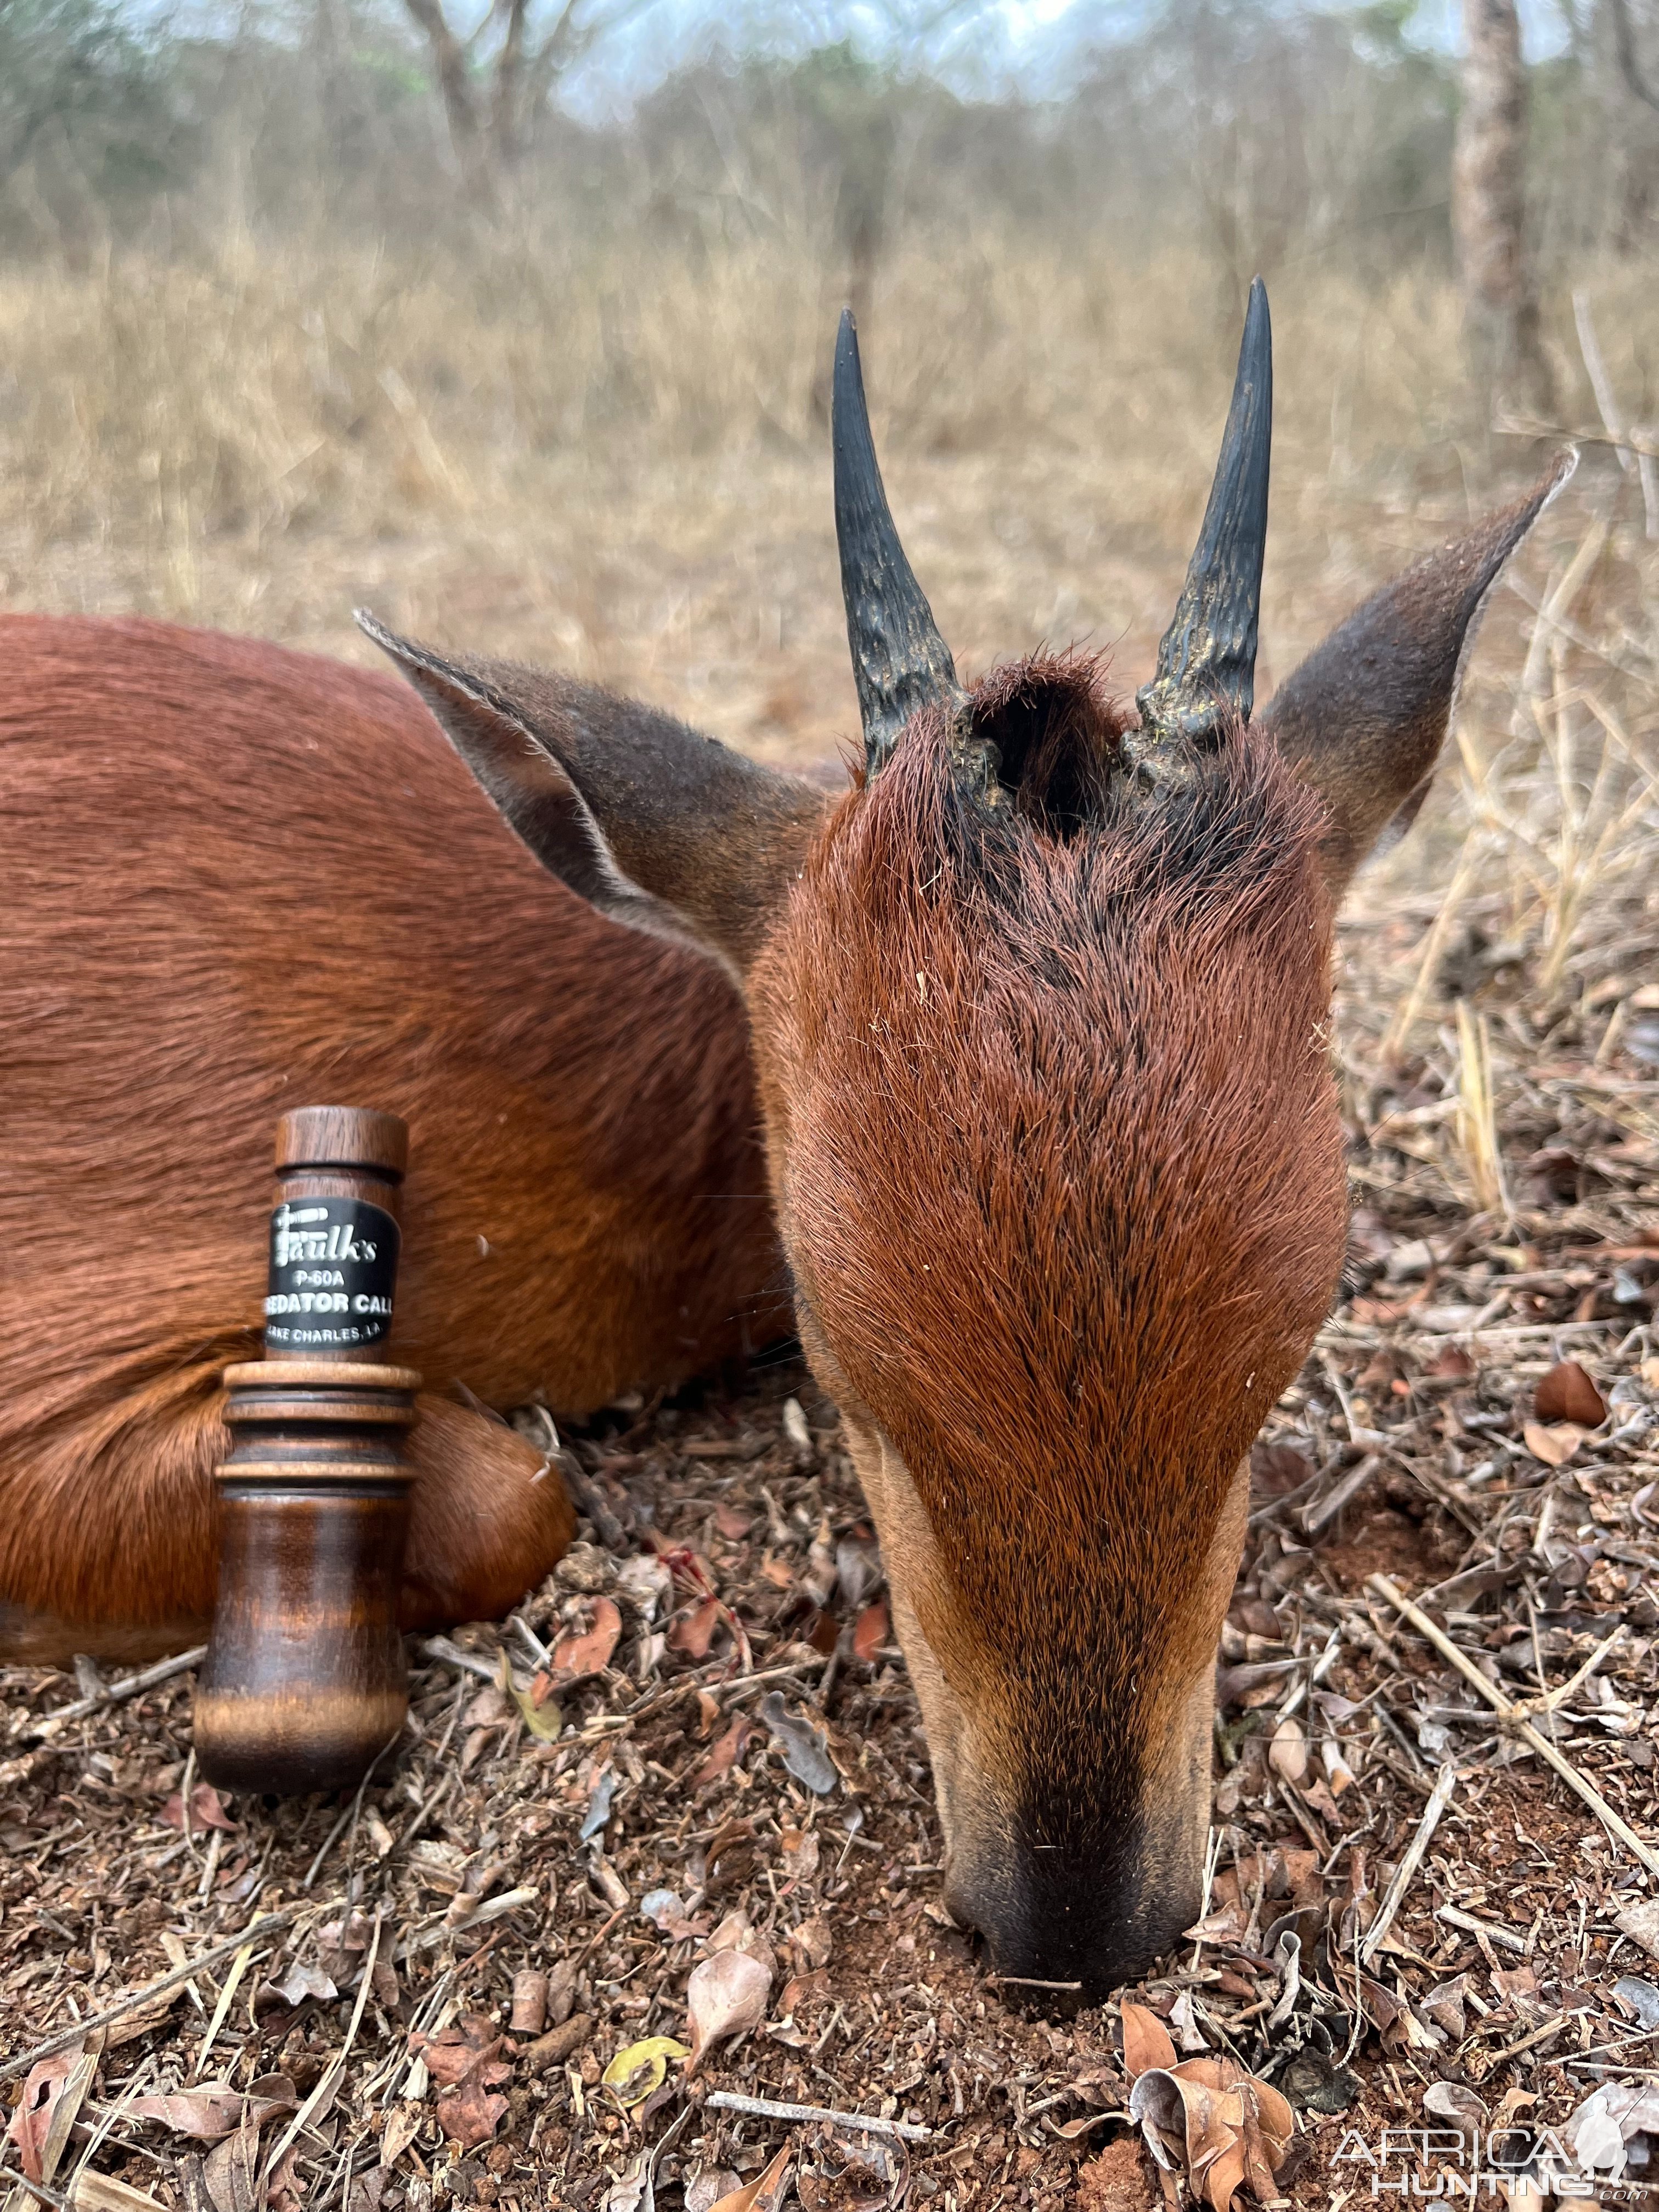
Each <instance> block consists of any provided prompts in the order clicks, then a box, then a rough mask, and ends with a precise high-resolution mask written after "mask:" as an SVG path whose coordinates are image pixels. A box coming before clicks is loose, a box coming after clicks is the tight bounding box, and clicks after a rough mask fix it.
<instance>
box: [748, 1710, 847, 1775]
mask: <svg viewBox="0 0 1659 2212" xmlns="http://www.w3.org/2000/svg"><path fill="white" fill-rule="evenodd" d="M760 1717H761V1718H762V1720H763V1722H764V1723H765V1724H766V1727H767V1729H768V1730H769V1732H770V1734H771V1735H772V1736H773V1738H774V1740H775V1741H777V1742H778V1743H781V1745H782V1746H783V1763H784V1765H786V1766H787V1768H788V1770H789V1771H790V1772H791V1773H792V1774H793V1776H794V1778H795V1779H796V1781H797V1782H801V1783H805V1785H806V1787H807V1788H808V1789H809V1790H813V1791H815V1792H816V1793H817V1796H820V1797H827V1796H829V1793H830V1791H831V1790H834V1789H835V1787H836V1784H838V1783H839V1781H840V1780H841V1777H840V1775H839V1774H838V1773H837V1772H836V1764H835V1761H834V1760H833V1759H831V1758H830V1756H829V1738H828V1737H827V1736H826V1735H824V1732H823V1729H819V1728H814V1727H813V1725H812V1723H811V1721H807V1720H801V1719H799V1718H798V1717H796V1716H795V1715H794V1714H793V1713H791V1712H789V1711H787V1710H786V1709H785V1706H784V1702H783V1693H782V1692H781V1691H779V1690H771V1691H769V1692H768V1693H767V1694H766V1696H765V1697H763V1699H761V1702H760Z"/></svg>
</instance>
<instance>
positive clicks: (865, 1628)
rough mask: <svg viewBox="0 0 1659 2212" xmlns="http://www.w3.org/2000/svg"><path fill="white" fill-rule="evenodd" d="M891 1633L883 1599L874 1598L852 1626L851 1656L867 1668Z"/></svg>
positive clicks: (885, 1603)
mask: <svg viewBox="0 0 1659 2212" xmlns="http://www.w3.org/2000/svg"><path fill="white" fill-rule="evenodd" d="M890 1632H891V1623H890V1618H889V1615H888V1611H887V1601H886V1599H885V1598H881V1597H878V1598H876V1599H874V1600H872V1602H871V1603H870V1604H869V1605H866V1607H865V1608H864V1610H863V1612H862V1613H860V1615H859V1617H858V1619H857V1620H856V1621H855V1622H854V1626H853V1656H854V1658H855V1659H859V1660H861V1661H862V1662H863V1663H864V1664H865V1665H866V1667H868V1666H872V1665H873V1664H874V1662H875V1659H876V1656H877V1654H878V1652H879V1651H880V1650H882V1648H883V1646H884V1644H886V1642H887V1639H888V1637H889V1635H890Z"/></svg>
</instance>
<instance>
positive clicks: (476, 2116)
mask: <svg viewBox="0 0 1659 2212" xmlns="http://www.w3.org/2000/svg"><path fill="white" fill-rule="evenodd" d="M511 2071H512V2069H511V2068H510V2067H507V2066H503V2067H501V2068H499V2069H497V2068H495V2067H489V2068H485V2069H483V2071H481V2072H479V2073H477V2074H469V2075H467V2076H466V2078H465V2081H458V2082H457V2083H456V2084H455V2086H454V2087H453V2088H452V2089H446V2090H445V2091H444V2093H443V2094H442V2095H441V2097H440V2098H439V2100H438V2107H437V2109H438V2124H439V2126H440V2127H441V2129H442V2130H443V2131H444V2133H445V2134H446V2135H447V2136H451V2137H453V2140H454V2141H455V2142H458V2143H459V2145H460V2146H461V2148H462V2149H463V2150H474V2149H476V2148H477V2146H478V2144H480V2143H482V2142H489V2138H490V2137H491V2136H493V2135H494V2134H495V2130H496V2129H497V2128H498V2127H499V2126H500V2125H501V2122H502V2120H503V2119H504V2118H506V2115H507V2100H506V2098H505V2097H503V2096H500V2095H498V2094H497V2093H495V2092H494V2091H492V2090H490V2089H489V2088H488V2087H486V2086H485V2076H486V2075H496V2074H497V2073H499V2075H500V2076H501V2078H502V2079H505V2078H506V2076H507V2075H508V2074H509V2073H511Z"/></svg>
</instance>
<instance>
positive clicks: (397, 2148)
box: [380, 2104, 426, 2166]
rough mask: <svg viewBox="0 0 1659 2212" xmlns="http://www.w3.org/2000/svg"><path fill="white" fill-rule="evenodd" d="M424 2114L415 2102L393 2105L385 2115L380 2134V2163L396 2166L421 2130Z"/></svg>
mask: <svg viewBox="0 0 1659 2212" xmlns="http://www.w3.org/2000/svg"><path fill="white" fill-rule="evenodd" d="M425 2117H426V2115H425V2113H424V2112H422V2109H421V2107H420V2106H418V2105H415V2104H405V2105H394V2106H392V2110H391V2111H390V2112H388V2113H387V2114H386V2127H385V2129H384V2130H383V2131H382V2133H381V2136H380V2164H381V2165H382V2166H396V2164H397V2163H398V2160H399V2159H400V2158H401V2157H402V2156H403V2154H404V2152H405V2151H406V2150H407V2149H408V2148H409V2146H410V2143H412V2142H414V2140H415V2138H416V2136H418V2135H419V2134H420V2132H421V2124H422V2120H423V2119H424V2118H425Z"/></svg>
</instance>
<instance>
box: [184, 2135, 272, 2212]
mask: <svg viewBox="0 0 1659 2212" xmlns="http://www.w3.org/2000/svg"><path fill="white" fill-rule="evenodd" d="M202 2179H203V2180H204V2182H205V2183H206V2185H207V2192H208V2195H209V2196H210V2197H211V2198H212V2199H213V2203H214V2207H215V2212H259V2208H260V2206H261V2204H262V2203H263V2202H264V2190H263V2189H262V2188H261V2186H260V2185H259V2129H258V2123H257V2122H256V2121H252V2120H250V2121H248V2122H246V2123H245V2124H243V2125H242V2126H241V2127H240V2128H238V2129H237V2130H236V2132H235V2134H234V2135H229V2136H226V2137H225V2139H224V2141H223V2142H221V2143H216V2145H215V2146H214V2148H212V2149H211V2150H210V2152H209V2153H208V2154H207V2158H206V2160H204V2164H203V2167H202ZM185 2202H186V2203H188V2202H189V2198H188V2196H187V2197H186V2198H185Z"/></svg>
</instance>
